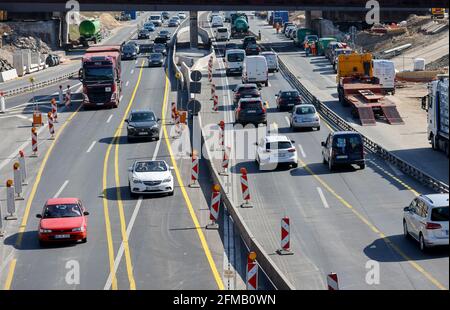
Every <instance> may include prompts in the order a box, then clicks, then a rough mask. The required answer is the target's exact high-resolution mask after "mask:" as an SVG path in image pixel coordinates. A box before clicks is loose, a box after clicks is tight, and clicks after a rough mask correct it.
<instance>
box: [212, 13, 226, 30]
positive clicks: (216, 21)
mask: <svg viewBox="0 0 450 310" xmlns="http://www.w3.org/2000/svg"><path fill="white" fill-rule="evenodd" d="M211 27H214V28H215V27H223V18H222V16H219V15H217V16H213V18H212V21H211Z"/></svg>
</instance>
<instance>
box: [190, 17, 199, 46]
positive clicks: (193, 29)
mask: <svg viewBox="0 0 450 310" xmlns="http://www.w3.org/2000/svg"><path fill="white" fill-rule="evenodd" d="M189 19H190V24H189V33H190V40H189V42H190V43H191V48H197V47H198V12H197V11H190V12H189Z"/></svg>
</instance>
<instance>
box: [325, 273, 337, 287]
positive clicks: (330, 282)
mask: <svg viewBox="0 0 450 310" xmlns="http://www.w3.org/2000/svg"><path fill="white" fill-rule="evenodd" d="M327 286H328V290H329V291H338V290H339V282H338V277H337V274H336V273H334V272H331V273H329V274H328V275H327Z"/></svg>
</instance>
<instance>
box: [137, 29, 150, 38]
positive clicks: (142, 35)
mask: <svg viewBox="0 0 450 310" xmlns="http://www.w3.org/2000/svg"><path fill="white" fill-rule="evenodd" d="M143 39H150V31H148V30H146V29H141V30H139V32H138V40H143Z"/></svg>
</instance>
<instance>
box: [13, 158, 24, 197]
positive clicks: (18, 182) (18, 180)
mask: <svg viewBox="0 0 450 310" xmlns="http://www.w3.org/2000/svg"><path fill="white" fill-rule="evenodd" d="M13 171H14V174H13V175H14V192H15V193H16V195H17V196H16V198H15V199H16V200H24V198H23V197H22V176H21V173H20V164H19V163H18V162H15V163H14V165H13Z"/></svg>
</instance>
